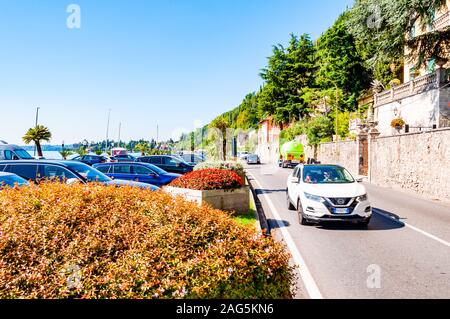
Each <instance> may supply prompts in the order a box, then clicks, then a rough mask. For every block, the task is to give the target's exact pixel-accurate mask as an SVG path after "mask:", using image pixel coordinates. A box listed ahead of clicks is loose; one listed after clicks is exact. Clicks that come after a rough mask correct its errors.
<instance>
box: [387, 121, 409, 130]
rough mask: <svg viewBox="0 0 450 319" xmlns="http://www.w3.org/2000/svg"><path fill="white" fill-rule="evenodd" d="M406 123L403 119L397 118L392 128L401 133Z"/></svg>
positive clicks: (392, 123)
mask: <svg viewBox="0 0 450 319" xmlns="http://www.w3.org/2000/svg"><path fill="white" fill-rule="evenodd" d="M405 124H406V123H405V121H404V120H403V119H402V118H395V119H393V120H392V122H391V126H392V127H393V128H395V129H396V130H397V131H400V130H401V129H402V128H403V127H404V126H405Z"/></svg>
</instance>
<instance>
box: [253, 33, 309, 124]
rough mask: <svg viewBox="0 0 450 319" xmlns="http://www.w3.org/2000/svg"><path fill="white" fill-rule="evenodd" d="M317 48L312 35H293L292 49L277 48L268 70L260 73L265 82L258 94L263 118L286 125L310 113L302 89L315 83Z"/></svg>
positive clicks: (269, 62)
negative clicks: (268, 116)
mask: <svg viewBox="0 0 450 319" xmlns="http://www.w3.org/2000/svg"><path fill="white" fill-rule="evenodd" d="M315 68H316V65H315V48H314V45H313V42H312V41H311V39H310V37H309V35H307V34H303V35H301V36H300V37H297V36H295V35H291V40H290V43H289V46H288V47H287V48H286V49H285V48H284V47H283V46H282V45H281V44H279V45H277V46H274V48H273V54H272V56H271V57H269V61H268V66H267V68H265V69H263V70H262V72H261V74H260V75H261V77H262V79H264V80H265V81H266V83H265V85H264V86H263V88H262V89H261V91H260V92H259V93H258V104H259V112H260V115H261V116H264V115H265V114H268V115H272V116H273V117H274V120H275V121H276V122H278V123H287V122H291V121H293V120H296V119H299V117H300V115H302V116H303V115H306V114H308V113H309V109H308V105H307V104H306V103H305V102H304V101H303V99H302V96H301V95H302V93H301V92H302V89H304V88H306V87H310V86H311V85H312V83H313V75H314V71H315Z"/></svg>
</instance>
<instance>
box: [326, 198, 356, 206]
mask: <svg viewBox="0 0 450 319" xmlns="http://www.w3.org/2000/svg"><path fill="white" fill-rule="evenodd" d="M328 200H329V201H330V202H331V203H332V204H333V205H334V206H348V205H349V204H350V202H351V201H352V200H353V198H328Z"/></svg>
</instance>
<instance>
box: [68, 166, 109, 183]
mask: <svg viewBox="0 0 450 319" xmlns="http://www.w3.org/2000/svg"><path fill="white" fill-rule="evenodd" d="M65 165H66V166H67V167H69V169H71V170H72V171H74V172H76V173H78V174H80V175H81V176H82V177H83V178H85V179H86V180H87V181H89V182H100V183H107V182H110V181H111V179H110V178H109V177H108V176H106V175H105V174H103V173H102V172H100V171H99V170H96V169H95V168H92V167H90V166H89V165H86V164H83V163H79V162H71V161H70V162H66V163H65Z"/></svg>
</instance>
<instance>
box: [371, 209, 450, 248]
mask: <svg viewBox="0 0 450 319" xmlns="http://www.w3.org/2000/svg"><path fill="white" fill-rule="evenodd" d="M373 211H374V212H375V213H377V214H379V215H381V216H383V217H386V218H389V219H390V220H394V221H396V222H397V223H400V224H403V225H405V227H407V228H410V229H412V230H414V231H416V232H418V233H421V234H422V235H424V236H427V237H428V238H431V239H434V240H435V241H437V242H440V243H441V244H444V245H445V246H447V247H450V243H449V242H448V241H445V240H443V239H441V238H439V237H436V236H434V235H432V234H430V233H427V232H426V231H424V230H422V229H419V228H417V227H414V226H412V225H410V224H407V223H405V222H403V221H401V220H398V219H396V218H395V217H392V216H389V215H388V214H385V213H382V212H380V211H379V210H378V209H375V208H374V209H373Z"/></svg>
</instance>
